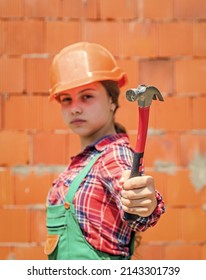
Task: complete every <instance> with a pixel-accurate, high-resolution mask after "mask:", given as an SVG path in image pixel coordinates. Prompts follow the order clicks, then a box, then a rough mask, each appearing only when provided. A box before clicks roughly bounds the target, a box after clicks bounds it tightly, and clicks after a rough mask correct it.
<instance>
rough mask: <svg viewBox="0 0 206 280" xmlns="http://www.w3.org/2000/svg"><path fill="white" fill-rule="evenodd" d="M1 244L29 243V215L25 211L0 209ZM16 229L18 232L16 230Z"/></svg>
mask: <svg viewBox="0 0 206 280" xmlns="http://www.w3.org/2000/svg"><path fill="white" fill-rule="evenodd" d="M0 216H1V231H0V240H1V242H29V236H30V233H29V223H30V217H29V213H28V211H27V210H25V209H17V208H13V209H0ZM17 229H18V230H17Z"/></svg>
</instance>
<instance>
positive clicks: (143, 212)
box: [122, 206, 151, 217]
mask: <svg viewBox="0 0 206 280" xmlns="http://www.w3.org/2000/svg"><path fill="white" fill-rule="evenodd" d="M122 209H123V211H124V212H126V213H129V214H135V215H138V216H140V217H148V216H149V215H150V214H151V211H150V209H149V208H148V207H133V208H128V207H125V206H122Z"/></svg>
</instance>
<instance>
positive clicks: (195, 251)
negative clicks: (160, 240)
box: [165, 244, 201, 260]
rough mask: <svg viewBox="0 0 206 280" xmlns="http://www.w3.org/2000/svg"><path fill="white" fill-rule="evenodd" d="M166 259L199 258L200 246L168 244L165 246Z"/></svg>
mask: <svg viewBox="0 0 206 280" xmlns="http://www.w3.org/2000/svg"><path fill="white" fill-rule="evenodd" d="M165 259H166V260H200V259H201V247H200V246H199V245H185V244H183V245H168V246H166V247H165Z"/></svg>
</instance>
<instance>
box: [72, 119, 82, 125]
mask: <svg viewBox="0 0 206 280" xmlns="http://www.w3.org/2000/svg"><path fill="white" fill-rule="evenodd" d="M85 122H86V121H85V120H83V119H74V120H72V121H71V122H70V124H74V125H80V124H82V123H85Z"/></svg>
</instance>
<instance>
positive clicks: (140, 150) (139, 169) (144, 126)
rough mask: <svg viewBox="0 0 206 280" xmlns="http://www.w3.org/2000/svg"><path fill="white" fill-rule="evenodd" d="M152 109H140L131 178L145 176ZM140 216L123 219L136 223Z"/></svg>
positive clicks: (128, 216)
mask: <svg viewBox="0 0 206 280" xmlns="http://www.w3.org/2000/svg"><path fill="white" fill-rule="evenodd" d="M149 110H150V107H139V125H138V134H137V142H136V147H135V153H134V157H133V163H132V169H131V174H130V178H132V177H137V176H142V174H143V156H144V149H145V143H146V138H147V130H148V122H149ZM137 218H138V215H134V214H129V213H126V212H124V214H123V219H124V220H125V221H131V222H132V221H135V220H136V219H137Z"/></svg>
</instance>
